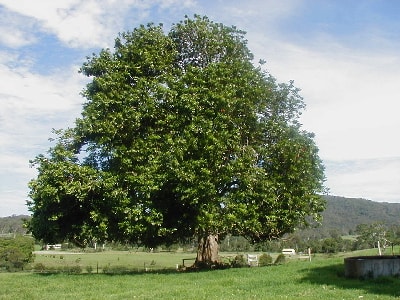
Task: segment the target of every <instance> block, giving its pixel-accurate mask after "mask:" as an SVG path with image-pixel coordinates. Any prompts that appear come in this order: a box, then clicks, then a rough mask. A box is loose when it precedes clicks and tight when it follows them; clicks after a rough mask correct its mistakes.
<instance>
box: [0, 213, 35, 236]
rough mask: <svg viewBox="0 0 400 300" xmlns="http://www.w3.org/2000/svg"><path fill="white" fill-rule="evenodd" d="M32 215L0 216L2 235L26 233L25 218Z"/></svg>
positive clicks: (0, 232) (0, 233)
mask: <svg viewBox="0 0 400 300" xmlns="http://www.w3.org/2000/svg"><path fill="white" fill-rule="evenodd" d="M29 218H30V216H25V215H18V216H16V215H13V216H10V217H4V218H0V236H3V235H8V234H25V233H26V228H24V220H26V219H29Z"/></svg>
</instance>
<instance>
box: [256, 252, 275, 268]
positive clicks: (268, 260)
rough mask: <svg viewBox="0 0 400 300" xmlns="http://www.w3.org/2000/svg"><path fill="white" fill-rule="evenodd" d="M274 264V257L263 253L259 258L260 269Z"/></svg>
mask: <svg viewBox="0 0 400 300" xmlns="http://www.w3.org/2000/svg"><path fill="white" fill-rule="evenodd" d="M270 264H272V257H271V255H269V254H266V253H263V254H261V255H260V256H259V257H258V265H259V266H260V267H264V266H268V265H270Z"/></svg>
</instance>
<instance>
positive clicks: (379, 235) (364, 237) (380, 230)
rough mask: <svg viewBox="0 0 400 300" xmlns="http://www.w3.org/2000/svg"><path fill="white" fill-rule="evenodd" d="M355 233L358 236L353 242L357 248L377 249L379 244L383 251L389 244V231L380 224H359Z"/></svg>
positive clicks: (385, 226)
mask: <svg viewBox="0 0 400 300" xmlns="http://www.w3.org/2000/svg"><path fill="white" fill-rule="evenodd" d="M355 232H356V234H357V235H358V236H357V240H356V242H355V243H356V245H357V246H356V247H358V248H377V247H378V242H379V243H380V245H381V247H382V248H383V249H385V248H386V247H387V246H389V245H390V243H391V241H389V238H390V229H389V228H388V226H387V225H385V224H384V223H382V222H375V223H371V224H359V225H357V227H356V230H355Z"/></svg>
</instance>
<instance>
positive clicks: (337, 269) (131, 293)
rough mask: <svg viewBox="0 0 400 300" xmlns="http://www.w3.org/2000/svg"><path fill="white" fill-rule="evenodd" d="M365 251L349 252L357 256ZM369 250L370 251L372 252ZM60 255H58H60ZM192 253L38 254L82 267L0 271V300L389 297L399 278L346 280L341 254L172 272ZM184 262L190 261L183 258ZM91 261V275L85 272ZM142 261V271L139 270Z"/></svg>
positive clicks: (45, 260)
mask: <svg viewBox="0 0 400 300" xmlns="http://www.w3.org/2000/svg"><path fill="white" fill-rule="evenodd" d="M360 254H368V253H353V254H352V255H360ZM374 254H375V253H374ZM60 256H62V257H60ZM193 257H194V255H193V254H192V253H189V254H186V253H140V252H138V253H134V252H132V253H129V252H104V253H79V254H66V253H63V254H50V253H46V254H38V255H37V256H36V261H35V263H42V264H44V265H46V266H47V265H48V266H50V265H53V266H57V265H76V264H79V265H80V266H82V269H83V272H84V273H82V274H79V275H67V274H44V273H43V274H38V273H33V272H20V273H0V299H58V300H61V299H310V300H311V299H395V298H397V299H398V298H399V297H400V279H399V278H379V279H375V280H358V279H357V280H356V279H346V278H344V276H343V273H344V266H343V258H344V257H345V254H340V255H335V256H330V257H327V256H322V255H321V256H316V257H314V258H313V260H312V261H311V262H309V261H307V260H297V259H291V260H289V261H288V262H287V263H285V264H283V265H277V266H268V267H254V268H240V269H225V270H215V271H208V272H192V273H190V272H176V271H174V269H175V266H176V264H182V259H183V258H193ZM188 264H190V261H188ZM88 265H90V266H93V267H94V270H93V273H94V274H93V273H92V274H88V273H85V267H86V266H88ZM97 265H99V269H100V268H102V267H103V266H105V265H109V266H110V265H111V266H123V265H125V266H127V265H128V266H130V267H131V268H137V269H138V271H140V272H135V273H130V274H125V275H109V274H104V273H102V272H101V271H100V272H99V274H96V273H97V272H96V271H97V270H96V268H97ZM145 265H148V266H149V269H148V272H143V270H144V268H145Z"/></svg>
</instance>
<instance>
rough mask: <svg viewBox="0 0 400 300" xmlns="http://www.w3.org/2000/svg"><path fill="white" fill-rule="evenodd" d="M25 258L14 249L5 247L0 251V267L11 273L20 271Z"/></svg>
mask: <svg viewBox="0 0 400 300" xmlns="http://www.w3.org/2000/svg"><path fill="white" fill-rule="evenodd" d="M24 259H25V256H24V255H23V254H22V253H21V251H19V249H17V248H15V247H7V248H4V249H2V250H0V267H3V268H5V269H6V270H7V271H9V272H12V271H16V270H18V269H22V268H23V266H24V264H25V262H24Z"/></svg>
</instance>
